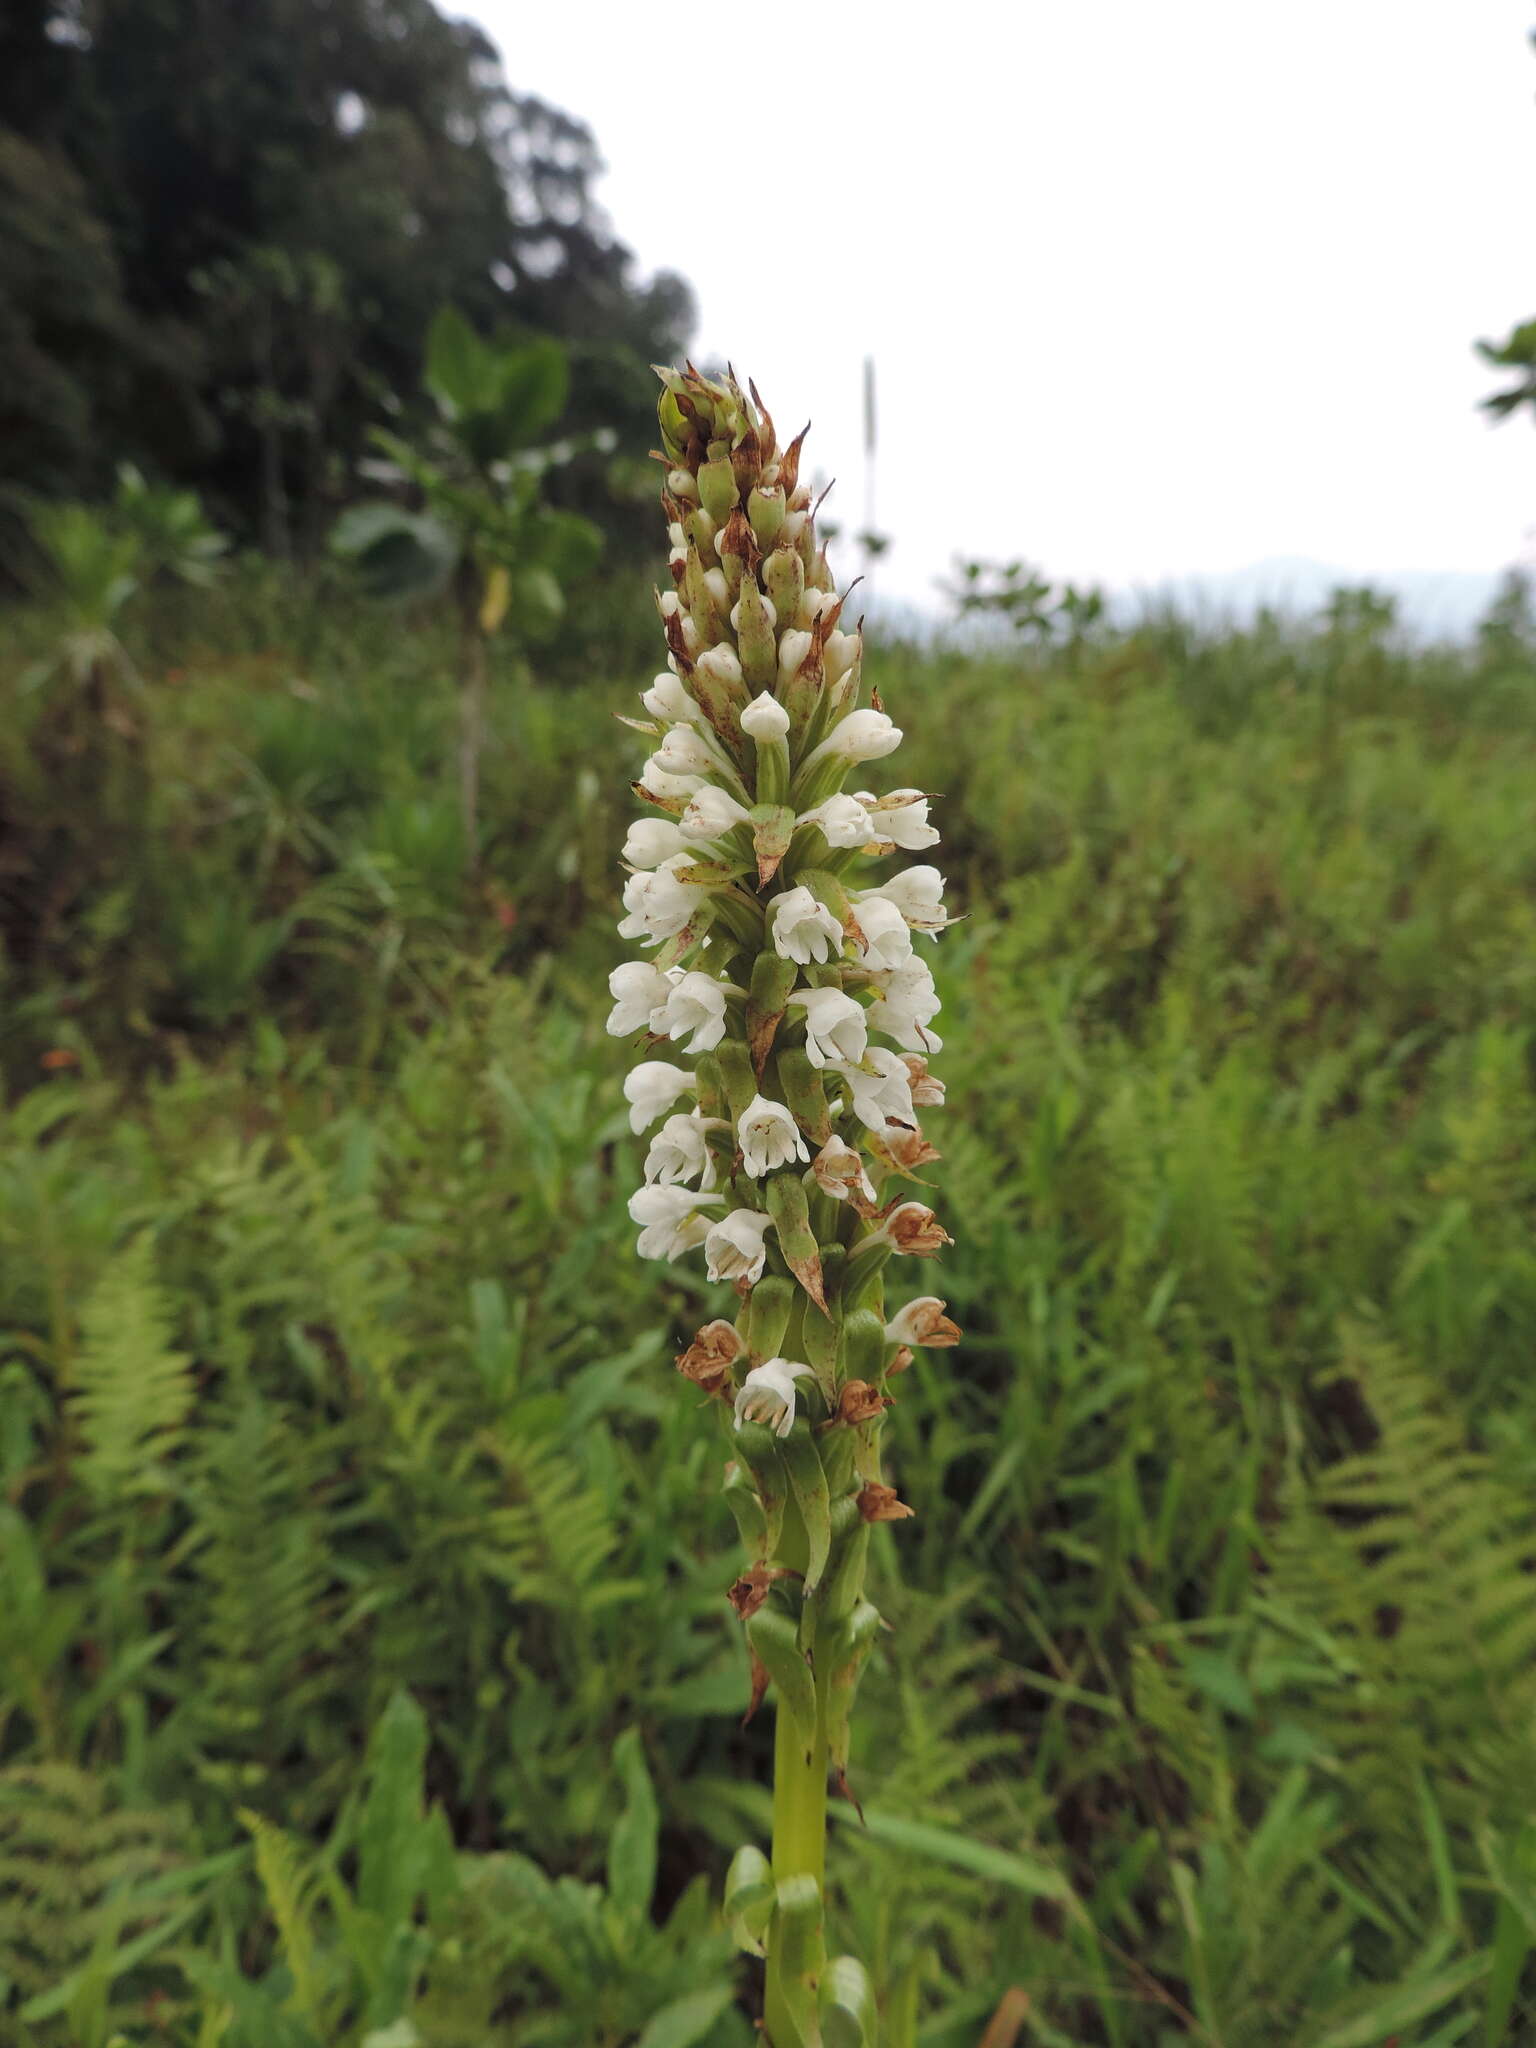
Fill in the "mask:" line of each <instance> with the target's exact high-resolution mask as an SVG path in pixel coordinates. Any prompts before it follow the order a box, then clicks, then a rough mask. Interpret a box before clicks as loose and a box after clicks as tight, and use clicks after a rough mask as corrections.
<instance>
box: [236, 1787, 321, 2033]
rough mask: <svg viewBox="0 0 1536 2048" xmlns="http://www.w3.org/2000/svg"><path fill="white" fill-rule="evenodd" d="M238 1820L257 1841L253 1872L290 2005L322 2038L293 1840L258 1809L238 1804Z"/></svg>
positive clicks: (317, 1988) (312, 1950) (316, 1982)
mask: <svg viewBox="0 0 1536 2048" xmlns="http://www.w3.org/2000/svg"><path fill="white" fill-rule="evenodd" d="M240 1819H241V1821H242V1823H243V1824H244V1826H245V1827H246V1828H248V1829H249V1831H250V1834H251V1838H252V1840H253V1841H254V1843H255V1845H256V1872H257V1875H258V1876H259V1877H260V1879H261V1888H262V1890H263V1891H264V1892H265V1893H266V1898H267V1908H268V1910H269V1912H270V1913H271V1915H272V1918H273V1920H274V1921H275V1922H276V1923H277V1931H278V1935H279V1937H280V1941H281V1947H282V1956H283V1960H284V1962H285V1963H286V1964H287V1966H288V1971H289V1974H290V1975H291V1976H292V1978H293V2004H294V2006H295V2008H296V2009H297V2010H298V2011H299V2012H300V2013H301V2014H302V2015H303V2017H304V2018H305V2019H306V2020H308V2022H309V2024H310V2025H311V2026H312V2027H313V2028H314V2030H315V2033H316V2034H317V2035H318V2036H319V2037H320V2038H321V2039H322V2040H323V2039H324V2038H325V2029H324V2026H323V2024H322V2021H321V2013H320V1984H319V1980H318V1978H317V1976H316V1973H315V1944H314V1937H313V1935H312V1934H311V1932H310V1925H309V1907H308V1902H307V1900H306V1898H305V1889H306V1887H305V1882H304V1876H303V1871H302V1869H301V1866H300V1861H299V1848H298V1844H297V1843H296V1842H295V1841H294V1839H293V1837H292V1836H291V1835H287V1834H285V1833H284V1832H283V1830H282V1829H281V1828H280V1827H276V1826H274V1824H273V1823H272V1822H271V1821H269V1820H267V1819H265V1818H264V1817H263V1816H262V1815H261V1814H259V1813H252V1812H250V1811H249V1809H247V1808H245V1807H242V1808H241V1809H240Z"/></svg>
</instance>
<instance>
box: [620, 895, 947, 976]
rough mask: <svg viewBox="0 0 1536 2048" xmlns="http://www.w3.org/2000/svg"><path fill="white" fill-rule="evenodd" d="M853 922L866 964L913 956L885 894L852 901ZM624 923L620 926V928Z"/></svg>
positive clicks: (890, 963)
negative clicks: (856, 928)
mask: <svg viewBox="0 0 1536 2048" xmlns="http://www.w3.org/2000/svg"><path fill="white" fill-rule="evenodd" d="M853 917H854V922H855V924H856V925H857V926H858V928H859V936H858V938H857V940H856V941H855V943H856V944H858V947H859V952H860V954H861V956H862V957H863V961H864V964H865V966H866V967H869V968H872V969H873V970H874V971H875V972H876V973H888V972H889V971H890V970H891V969H892V968H893V967H900V966H902V965H903V963H904V962H906V961H908V960H910V959H911V957H912V933H911V930H910V929H909V927H908V925H907V920H906V919H905V918H904V917H903V916H902V914H901V911H900V910H899V909H898V908H897V906H896V905H895V904H894V903H892V902H891V901H890V899H889V898H888V897H886V896H874V895H871V896H865V897H863V898H861V900H860V901H859V902H858V903H856V904H855V905H854V912H853ZM622 929H623V927H622V926H621V927H620V930H622Z"/></svg>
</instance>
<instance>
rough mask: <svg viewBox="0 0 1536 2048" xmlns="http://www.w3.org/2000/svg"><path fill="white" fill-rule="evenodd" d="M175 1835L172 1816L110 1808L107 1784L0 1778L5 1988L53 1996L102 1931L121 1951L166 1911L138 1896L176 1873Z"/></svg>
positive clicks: (32, 1771)
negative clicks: (124, 1938)
mask: <svg viewBox="0 0 1536 2048" xmlns="http://www.w3.org/2000/svg"><path fill="white" fill-rule="evenodd" d="M174 1835H175V1827H174V1824H173V1822H172V1821H171V1819H170V1818H169V1817H168V1816H167V1815H165V1814H161V1813H145V1812H138V1811H132V1810H129V1809H127V1808H121V1807H113V1806H112V1805H111V1804H110V1794H109V1791H108V1789H107V1787H106V1785H105V1784H104V1783H103V1781H102V1780H101V1779H99V1778H96V1777H93V1776H92V1775H91V1774H90V1773H89V1772H86V1771H81V1770H76V1769H75V1768H74V1767H73V1766H72V1765H69V1764H34V1765H25V1764H16V1765H13V1766H11V1767H10V1768H9V1769H7V1770H4V1771H0V1984H3V1983H5V1982H6V1981H9V1983H10V1984H11V1985H12V1986H13V1987H14V1988H15V1989H16V1990H17V1991H19V1992H20V1993H21V1994H22V1995H23V1996H24V1997H27V1996H31V1995H32V1994H33V1993H36V1992H39V1991H45V1990H50V1989H52V1988H53V1986H55V1985H56V1984H58V1983H60V1982H61V1981H62V1980H63V1979H64V1978H65V1977H67V1976H68V1975H69V1974H70V1973H71V1971H73V1970H76V1969H78V1968H79V1967H80V1966H81V1965H82V1964H84V1963H85V1962H86V1961H87V1960H88V1959H89V1957H90V1955H91V1953H92V1951H93V1949H94V1948H95V1946H96V1944H97V1942H98V1940H99V1939H100V1938H101V1937H102V1935H103V1932H104V1930H105V1931H107V1932H109V1933H110V1935H111V1936H112V1937H113V1939H114V1942H115V1939H116V1937H117V1936H119V1935H123V1934H127V1933H128V1932H130V1931H133V1930H138V1929H142V1928H144V1927H146V1926H148V1925H149V1924H151V1923H152V1922H153V1921H154V1920H155V1919H157V1918H159V1917H160V1916H161V1915H163V1914H164V1913H165V1912H166V1911H167V1910H169V1908H168V1906H167V1905H166V1903H164V1902H163V1901H151V1900H145V1901H143V1902H142V1903H140V1904H137V1905H136V1904H135V1899H134V1895H135V1892H136V1890H137V1889H138V1887H139V1886H141V1885H142V1884H143V1883H144V1882H145V1881H147V1880H148V1879H151V1878H154V1877H157V1876H160V1875H162V1874H163V1873H165V1872H167V1871H169V1870H171V1869H172V1868H174V1866H175V1864H176V1862H177V1860H178V1859H177V1857H176V1856H175V1854H174V1851H173V1848H172V1841H173V1838H174Z"/></svg>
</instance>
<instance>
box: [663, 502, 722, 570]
mask: <svg viewBox="0 0 1536 2048" xmlns="http://www.w3.org/2000/svg"><path fill="white" fill-rule="evenodd" d="M690 541H691V542H692V543H693V545H694V546H695V547H696V548H697V549H698V551H699V554H700V555H701V556H702V557H703V558H704V560H705V561H708V559H709V557H710V556H711V555H712V554H713V553H714V552H715V522H714V521H713V519H711V518H710V516H709V514H708V513H707V512H706V511H705V510H704V507H703V506H702V505H695V507H694V508H693V510H692V511H691V512H690V513H689V514H688V517H687V519H686V520H685V521H684V522H683V524H682V526H680V527H679V528H678V529H677V538H676V540H675V541H674V542H673V546H674V547H683V548H685V547H687V546H688V544H689V542H690Z"/></svg>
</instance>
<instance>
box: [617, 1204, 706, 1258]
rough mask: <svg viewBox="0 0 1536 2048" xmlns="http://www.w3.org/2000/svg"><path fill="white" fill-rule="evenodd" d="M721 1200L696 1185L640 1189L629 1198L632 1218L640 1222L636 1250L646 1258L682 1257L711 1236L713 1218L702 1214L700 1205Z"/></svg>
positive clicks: (633, 1220)
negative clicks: (694, 1186) (695, 1187)
mask: <svg viewBox="0 0 1536 2048" xmlns="http://www.w3.org/2000/svg"><path fill="white" fill-rule="evenodd" d="M720 1199H721V1197H720V1196H719V1195H704V1194H695V1193H694V1191H693V1189H692V1188H676V1187H643V1188H637V1189H636V1190H635V1192H634V1193H633V1194H632V1195H631V1196H630V1198H629V1214H630V1220H631V1222H634V1223H638V1224H639V1225H640V1235H639V1238H638V1239H637V1240H636V1243H635V1249H636V1251H638V1252H639V1254H640V1256H641V1258H642V1259H680V1258H681V1257H682V1255H683V1253H684V1252H689V1251H692V1250H693V1248H694V1246H695V1245H699V1244H702V1243H703V1242H704V1240H705V1238H706V1237H707V1236H708V1235H709V1228H710V1219H709V1218H708V1217H707V1216H701V1215H700V1214H699V1207H700V1204H701V1203H718V1202H719V1201H720Z"/></svg>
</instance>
